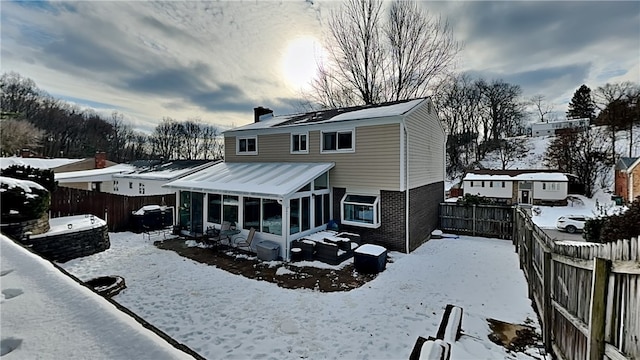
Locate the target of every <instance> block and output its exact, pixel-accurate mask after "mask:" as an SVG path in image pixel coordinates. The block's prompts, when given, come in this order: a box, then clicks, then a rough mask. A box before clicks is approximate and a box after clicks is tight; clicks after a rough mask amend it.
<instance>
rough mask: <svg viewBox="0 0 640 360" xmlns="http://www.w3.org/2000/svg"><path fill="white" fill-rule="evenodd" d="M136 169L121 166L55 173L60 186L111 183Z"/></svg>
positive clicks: (124, 165)
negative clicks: (119, 175) (119, 176)
mask: <svg viewBox="0 0 640 360" xmlns="http://www.w3.org/2000/svg"><path fill="white" fill-rule="evenodd" d="M134 170H135V167H133V166H131V165H127V164H119V165H114V166H110V167H107V168H103V169H91V170H80V171H68V172H62V173H55V174H54V178H55V180H56V181H57V182H58V183H60V184H68V183H79V182H101V181H111V180H113V177H114V176H115V175H117V174H121V173H127V172H131V171H134Z"/></svg>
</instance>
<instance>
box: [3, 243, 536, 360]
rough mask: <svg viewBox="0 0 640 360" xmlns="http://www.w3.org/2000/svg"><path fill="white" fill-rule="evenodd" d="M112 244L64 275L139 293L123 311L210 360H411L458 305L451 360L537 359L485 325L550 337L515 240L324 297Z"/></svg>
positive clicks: (406, 257) (429, 257)
mask: <svg viewBox="0 0 640 360" xmlns="http://www.w3.org/2000/svg"><path fill="white" fill-rule="evenodd" d="M110 236H111V248H110V249H109V250H107V251H105V252H102V253H99V254H95V255H92V256H89V257H85V258H81V259H76V260H72V261H70V262H67V263H65V264H62V266H63V267H64V268H65V269H66V270H68V271H69V272H71V273H73V274H74V275H76V276H78V277H79V278H81V279H83V280H86V279H89V278H93V277H96V276H101V275H111V274H114V275H120V276H123V277H124V278H125V279H126V282H127V286H128V287H127V289H125V290H124V291H123V292H121V293H120V294H119V295H117V296H116V297H115V298H114V299H115V300H116V301H118V302H119V303H121V304H122V305H124V306H125V307H127V308H129V309H130V310H132V311H133V312H135V313H136V314H138V315H139V316H141V317H143V318H144V319H145V320H147V321H149V322H150V323H152V324H153V325H155V326H157V327H158V328H160V329H161V330H163V331H165V332H167V333H168V334H169V335H170V336H172V337H173V338H174V339H176V340H177V341H179V342H182V343H184V344H186V345H187V346H189V347H191V348H192V349H194V350H195V351H196V352H198V353H200V354H201V355H203V356H205V357H207V358H216V359H220V358H227V359H250V358H253V359H294V358H295V359H300V358H311V359H318V358H334V359H335V358H343V359H406V358H408V356H409V354H410V352H411V350H412V348H413V345H414V343H415V340H416V338H417V337H418V336H424V337H427V336H434V335H435V334H436V332H437V328H438V325H439V323H440V320H441V317H442V313H443V311H444V308H445V306H446V305H447V304H454V305H458V306H461V307H462V308H463V309H464V316H463V320H462V327H463V330H464V334H465V335H464V336H462V337H461V339H460V340H459V341H458V342H457V343H456V344H455V345H454V347H453V350H452V359H471V358H473V359H500V358H513V359H516V358H518V359H531V356H529V355H526V354H522V353H508V352H507V351H506V350H505V349H504V348H502V347H501V346H498V345H496V344H494V343H492V342H491V341H490V340H489V339H488V337H487V336H488V334H489V333H490V330H489V326H488V324H487V321H486V318H496V319H499V320H503V321H507V322H514V323H523V322H525V321H526V320H527V319H531V320H533V325H534V326H536V328H538V327H539V326H538V325H537V324H538V323H537V318H536V315H535V313H534V311H533V309H532V308H531V306H530V301H529V300H528V299H527V286H526V282H525V280H524V276H523V274H522V272H521V271H520V270H519V268H518V257H517V254H516V253H515V252H514V248H513V245H512V244H511V242H510V241H505V240H496V239H483V238H473V237H460V238H459V239H440V240H431V241H429V242H427V243H426V244H424V245H423V246H421V247H420V248H419V249H417V250H416V251H414V252H413V253H411V254H401V253H397V252H391V253H390V256H391V257H392V259H393V261H394V262H393V263H391V264H388V266H387V269H386V270H385V271H384V272H382V273H381V274H380V275H379V276H378V277H377V278H376V279H374V280H373V281H371V282H369V283H368V284H367V285H365V286H363V287H361V288H358V289H355V290H352V291H349V292H333V293H321V292H317V291H312V290H301V289H297V290H290V289H283V288H280V287H278V286H277V285H275V284H273V283H269V282H265V281H258V280H251V279H247V278H244V277H242V276H239V275H233V274H230V273H228V272H226V271H223V270H221V269H218V268H215V267H213V266H208V265H205V264H201V263H197V262H194V261H192V260H190V259H186V258H183V257H181V256H179V255H178V254H176V253H174V252H172V251H165V250H160V249H157V248H156V247H155V246H153V244H152V243H151V242H150V241H145V240H144V239H143V238H142V235H140V234H132V233H128V232H127V233H111V234H110ZM203 251H209V250H207V249H203ZM3 266H4V265H3ZM280 273H282V272H280ZM96 326H98V324H96ZM3 327H4V325H3ZM43 331H46V330H43ZM52 346H54V344H52ZM530 353H531V355H534V356H538V355H537V350H535V349H532V350H530Z"/></svg>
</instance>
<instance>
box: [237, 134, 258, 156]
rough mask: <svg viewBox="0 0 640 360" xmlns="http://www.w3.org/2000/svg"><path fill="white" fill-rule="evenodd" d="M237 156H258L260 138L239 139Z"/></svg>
mask: <svg viewBox="0 0 640 360" xmlns="http://www.w3.org/2000/svg"><path fill="white" fill-rule="evenodd" d="M236 154H238V155H256V154H258V138H257V137H255V136H252V137H239V138H238V140H237V142H236Z"/></svg>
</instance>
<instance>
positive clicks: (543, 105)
mask: <svg viewBox="0 0 640 360" xmlns="http://www.w3.org/2000/svg"><path fill="white" fill-rule="evenodd" d="M529 103H530V104H531V105H532V106H533V107H534V109H535V112H536V114H537V115H538V116H539V118H540V122H545V118H544V117H545V116H546V115H547V114H549V113H551V112H552V111H553V104H551V103H548V102H547V101H546V99H545V96H544V95H541V94H537V95H533V96H532V97H531V99H529ZM546 121H547V122H548V121H549V118H547V120H546Z"/></svg>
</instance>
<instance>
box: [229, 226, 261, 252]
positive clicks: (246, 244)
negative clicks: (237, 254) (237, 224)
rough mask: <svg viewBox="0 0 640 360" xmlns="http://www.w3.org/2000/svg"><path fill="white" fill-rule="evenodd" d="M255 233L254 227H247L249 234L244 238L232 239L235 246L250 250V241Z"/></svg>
mask: <svg viewBox="0 0 640 360" xmlns="http://www.w3.org/2000/svg"><path fill="white" fill-rule="evenodd" d="M255 234H256V229H254V228H251V229H249V235H247V238H246V239H243V238H237V239H236V241H234V245H235V247H237V248H241V249H247V250H249V251H251V242H253V236H254V235H255Z"/></svg>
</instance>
